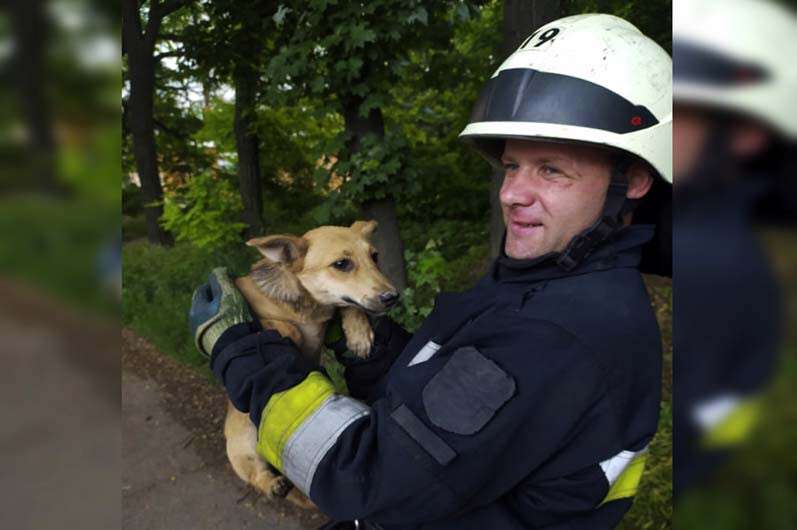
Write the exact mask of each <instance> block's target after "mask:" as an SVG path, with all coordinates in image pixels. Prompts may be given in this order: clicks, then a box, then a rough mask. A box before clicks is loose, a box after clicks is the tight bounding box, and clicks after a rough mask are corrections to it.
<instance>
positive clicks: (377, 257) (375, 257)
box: [371, 252, 379, 263]
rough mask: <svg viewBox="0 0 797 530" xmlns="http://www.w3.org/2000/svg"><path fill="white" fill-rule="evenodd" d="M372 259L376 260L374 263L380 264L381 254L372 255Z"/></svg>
mask: <svg viewBox="0 0 797 530" xmlns="http://www.w3.org/2000/svg"><path fill="white" fill-rule="evenodd" d="M371 259H372V260H374V263H379V252H374V253H373V254H371Z"/></svg>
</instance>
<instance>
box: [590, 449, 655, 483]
mask: <svg viewBox="0 0 797 530" xmlns="http://www.w3.org/2000/svg"><path fill="white" fill-rule="evenodd" d="M647 450H648V448H647V447H645V448H644V449H642V450H640V451H620V452H619V453H617V454H616V455H614V456H613V457H611V458H609V459H607V460H604V461H603V462H601V463H600V466H601V469H602V470H603V474H604V475H606V480H608V481H609V485H610V486H611V485H613V484H614V483H615V482H616V481H617V477H619V476H620V475H621V474H622V473H623V471H625V469H626V468H627V467H628V466H629V465H630V464H631V462H632V461H633V460H634V458H636V457H637V456H639V455H641V454H643V453H646V452H647Z"/></svg>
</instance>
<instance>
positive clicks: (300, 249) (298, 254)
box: [246, 235, 307, 265]
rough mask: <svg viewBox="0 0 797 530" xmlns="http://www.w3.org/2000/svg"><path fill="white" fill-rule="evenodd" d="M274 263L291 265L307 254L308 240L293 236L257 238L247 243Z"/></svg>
mask: <svg viewBox="0 0 797 530" xmlns="http://www.w3.org/2000/svg"><path fill="white" fill-rule="evenodd" d="M246 244H247V245H249V246H250V247H255V248H256V249H257V250H259V251H260V253H261V254H263V256H265V257H266V259H268V260H269V261H272V262H273V263H284V264H288V265H289V264H291V263H293V262H295V261H296V260H297V259H299V258H303V257H304V255H305V254H307V240H306V239H304V238H302V237H298V236H291V235H276V236H266V237H256V238H254V239H250V240H249V241H247V242H246Z"/></svg>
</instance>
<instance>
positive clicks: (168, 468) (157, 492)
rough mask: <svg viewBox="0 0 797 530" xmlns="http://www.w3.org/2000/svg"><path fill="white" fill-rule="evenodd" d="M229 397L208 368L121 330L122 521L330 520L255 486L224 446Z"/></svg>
mask: <svg viewBox="0 0 797 530" xmlns="http://www.w3.org/2000/svg"><path fill="white" fill-rule="evenodd" d="M224 407H225V401H224V396H223V394H222V391H221V389H220V387H219V386H217V385H216V384H215V383H214V382H213V381H211V380H210V378H209V377H208V376H206V375H205V374H204V373H203V372H201V371H199V370H196V369H192V368H190V367H186V366H184V365H181V364H179V363H177V362H176V361H174V360H173V359H171V358H169V357H166V356H164V355H163V354H161V353H159V352H158V351H157V350H155V348H153V347H152V345H150V344H149V343H147V342H146V341H145V340H143V339H142V338H140V337H138V336H136V335H135V334H134V333H133V332H132V331H130V330H123V331H122V528H124V529H126V530H156V529H157V530H180V529H191V530H202V529H214V530H216V529H218V530H239V529H244V528H246V529H249V528H252V529H254V528H263V529H279V530H283V529H284V530H289V529H310V528H317V527H318V526H320V525H321V524H323V522H324V521H325V518H324V517H323V516H322V515H321V514H320V513H318V512H307V511H304V510H299V509H297V508H295V507H294V506H292V505H291V504H289V503H288V502H286V501H284V500H279V501H271V500H268V499H266V498H264V497H262V496H259V495H257V494H256V493H254V492H253V491H252V490H251V489H250V488H248V487H246V486H245V485H244V483H243V482H241V481H240V480H239V479H238V477H236V476H235V474H234V473H233V471H232V469H231V468H230V466H229V464H228V463H227V459H226V456H225V452H224V439H223V434H222V422H223V412H224V410H225V409H224Z"/></svg>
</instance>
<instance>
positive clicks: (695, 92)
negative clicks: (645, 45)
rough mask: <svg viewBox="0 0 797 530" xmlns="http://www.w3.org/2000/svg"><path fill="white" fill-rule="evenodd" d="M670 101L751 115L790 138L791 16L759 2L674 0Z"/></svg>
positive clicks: (794, 113) (794, 52)
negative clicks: (672, 99) (671, 89)
mask: <svg viewBox="0 0 797 530" xmlns="http://www.w3.org/2000/svg"><path fill="white" fill-rule="evenodd" d="M673 55H674V56H675V58H676V61H675V79H674V87H673V88H674V92H675V94H674V96H675V100H676V101H684V102H693V103H698V104H702V105H706V106H709V107H716V108H720V109H726V110H730V111H733V112H738V113H741V114H745V115H748V116H751V117H754V118H757V119H759V120H760V121H761V122H763V123H764V124H767V125H769V126H770V127H772V128H773V129H774V130H775V131H777V132H779V133H780V134H782V135H783V136H785V137H791V138H797V104H795V95H797V62H795V58H796V57H797V16H795V14H794V13H792V12H790V11H789V10H787V9H786V8H785V7H782V6H779V5H777V4H775V3H773V2H766V1H763V0H699V1H698V0H679V1H677V2H675V6H674V8H673Z"/></svg>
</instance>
